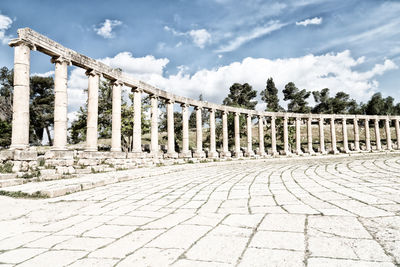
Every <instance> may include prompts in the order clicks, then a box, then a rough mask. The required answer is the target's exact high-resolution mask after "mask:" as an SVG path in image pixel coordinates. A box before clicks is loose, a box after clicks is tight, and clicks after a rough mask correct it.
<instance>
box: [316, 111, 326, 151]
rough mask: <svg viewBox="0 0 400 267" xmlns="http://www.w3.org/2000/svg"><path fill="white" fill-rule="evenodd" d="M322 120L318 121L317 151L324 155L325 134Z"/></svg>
mask: <svg viewBox="0 0 400 267" xmlns="http://www.w3.org/2000/svg"><path fill="white" fill-rule="evenodd" d="M324 122H325V119H324V118H320V119H319V122H318V123H319V124H318V125H319V150H320V151H321V153H322V154H326V150H325V133H324Z"/></svg>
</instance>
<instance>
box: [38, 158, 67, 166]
mask: <svg viewBox="0 0 400 267" xmlns="http://www.w3.org/2000/svg"><path fill="white" fill-rule="evenodd" d="M45 165H46V166H71V165H74V159H48V160H46V163H45Z"/></svg>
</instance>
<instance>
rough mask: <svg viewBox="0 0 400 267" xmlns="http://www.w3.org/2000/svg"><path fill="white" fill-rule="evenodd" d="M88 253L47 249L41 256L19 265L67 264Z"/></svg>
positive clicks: (26, 266) (29, 266) (24, 266)
mask: <svg viewBox="0 0 400 267" xmlns="http://www.w3.org/2000/svg"><path fill="white" fill-rule="evenodd" d="M86 253H87V252H84V251H71V250H57V251H47V252H44V253H42V254H40V255H39V256H36V257H34V258H32V259H30V260H28V261H25V262H23V263H22V264H20V265H19V266H22V267H31V266H65V265H68V264H70V263H72V262H74V261H76V260H77V259H79V258H81V257H83V256H84V255H85V254H86Z"/></svg>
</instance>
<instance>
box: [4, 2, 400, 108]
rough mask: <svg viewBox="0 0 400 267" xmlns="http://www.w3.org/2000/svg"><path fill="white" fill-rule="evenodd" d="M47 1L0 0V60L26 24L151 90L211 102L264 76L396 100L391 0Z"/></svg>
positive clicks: (399, 39)
mask: <svg viewBox="0 0 400 267" xmlns="http://www.w3.org/2000/svg"><path fill="white" fill-rule="evenodd" d="M55 2H56V1H50V0H37V1H33V0H1V2H0V66H7V67H10V68H11V67H12V64H13V50H12V48H10V47H8V45H7V42H8V40H9V39H10V38H15V37H17V35H16V31H17V29H18V28H22V27H30V28H32V29H34V30H35V31H37V32H39V33H42V34H44V35H46V36H48V37H50V38H51V39H53V40H55V41H57V42H60V43H61V44H62V45H64V46H66V47H69V48H72V49H74V50H76V51H78V52H80V53H82V54H85V55H87V56H90V57H92V58H95V59H99V60H102V61H103V62H105V63H107V64H109V65H110V66H112V67H120V68H122V69H123V70H124V71H126V72H128V73H130V74H132V75H133V76H134V77H136V78H139V79H142V80H144V81H146V82H148V83H150V84H152V85H155V86H157V87H159V88H161V89H164V90H167V91H171V92H174V93H176V94H179V95H183V96H188V97H192V98H197V97H198V95H199V94H200V93H202V94H203V96H204V98H205V100H208V101H211V102H216V103H221V102H222V100H223V98H224V97H225V96H226V95H227V93H228V90H229V87H230V85H231V84H232V83H234V82H240V83H244V82H248V83H250V84H251V85H252V86H253V88H254V89H256V90H258V91H261V90H262V89H263V88H264V87H265V82H266V80H267V78H268V77H273V78H274V80H275V83H276V85H277V87H278V89H279V90H280V91H281V90H282V89H283V87H284V85H285V84H286V83H288V82H289V81H293V82H294V83H295V84H296V85H297V86H298V87H299V88H301V89H303V88H305V89H307V90H311V91H313V90H320V89H322V88H325V87H328V88H330V89H331V91H332V92H337V91H345V92H347V93H349V94H350V95H351V96H352V97H353V98H355V99H356V100H357V101H363V102H365V101H367V100H368V99H369V97H370V96H371V94H373V93H374V92H377V91H380V92H382V93H383V95H384V96H388V95H391V96H393V97H395V99H396V101H400V94H399V90H400V69H399V68H398V66H400V16H399V14H400V2H399V1H383V0H382V1H376V0H359V1H353V0H343V1H328V0H325V1H322V0H288V1H281V2H277V1H262V0H246V1H243V0H242V1H236V0H169V1H165V0H164V1H162V0H158V1H157V0H146V1H137V0H114V1H105V0H104V1H94V0H91V1H90V0H87V1H78V0H76V1H73V0H69V1H57V3H56V4H55ZM31 58H32V59H31V73H36V74H42V75H43V74H50V75H51V74H52V71H53V68H54V66H53V65H52V64H51V63H50V59H49V57H48V56H45V55H42V54H40V53H38V52H32V56H31ZM69 70H70V73H69V77H70V78H69V84H68V85H69V103H70V105H69V112H74V111H75V110H77V108H78V107H79V106H80V105H81V104H82V103H83V102H84V101H85V99H86V96H85V95H84V94H83V89H84V88H86V87H87V80H86V77H85V76H84V72H83V71H82V70H80V69H77V68H74V67H70V69H69ZM281 104H282V105H283V106H285V104H284V102H283V101H282V103H281ZM258 108H259V109H261V108H262V106H258Z"/></svg>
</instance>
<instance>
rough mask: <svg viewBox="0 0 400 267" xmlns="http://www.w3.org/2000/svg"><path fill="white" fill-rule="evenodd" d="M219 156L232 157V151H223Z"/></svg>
mask: <svg viewBox="0 0 400 267" xmlns="http://www.w3.org/2000/svg"><path fill="white" fill-rule="evenodd" d="M219 156H220V157H221V158H230V157H232V154H231V152H230V151H221V153H220V154H219Z"/></svg>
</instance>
